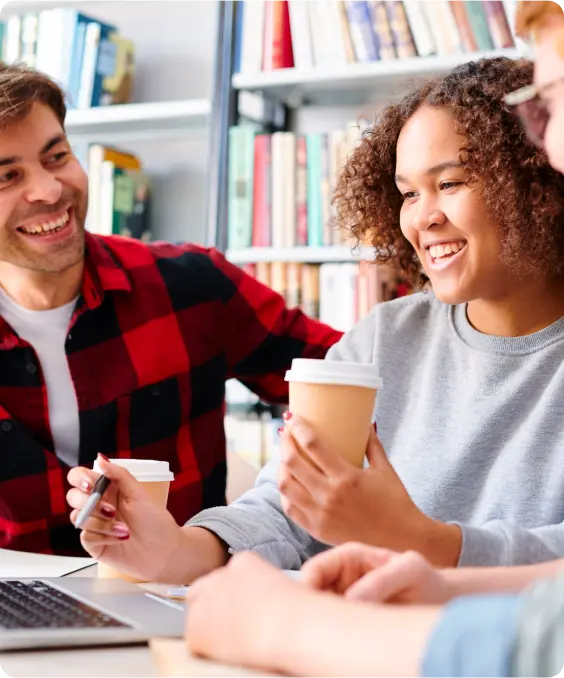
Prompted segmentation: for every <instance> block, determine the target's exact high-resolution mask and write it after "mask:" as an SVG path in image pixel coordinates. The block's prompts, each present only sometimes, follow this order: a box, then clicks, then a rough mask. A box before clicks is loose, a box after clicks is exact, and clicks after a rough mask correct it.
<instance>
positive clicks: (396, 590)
mask: <svg viewBox="0 0 564 678" xmlns="http://www.w3.org/2000/svg"><path fill="white" fill-rule="evenodd" d="M421 576H422V574H421V568H419V567H417V566H414V559H413V554H412V553H410V552H407V553H402V554H400V555H398V556H396V557H395V558H391V559H390V560H389V561H388V562H387V563H385V564H384V565H382V567H380V568H378V569H377V570H372V571H371V572H369V573H367V574H366V575H365V576H364V577H362V578H361V579H359V580H358V581H357V582H356V583H355V584H353V585H352V586H351V587H350V588H349V589H348V590H347V592H346V594H345V597H346V598H348V599H349V600H364V601H370V602H374V603H385V602H393V601H394V600H397V599H398V598H399V597H401V596H402V594H404V593H405V592H406V590H407V589H409V588H412V587H413V586H414V585H416V584H417V583H420V580H421Z"/></svg>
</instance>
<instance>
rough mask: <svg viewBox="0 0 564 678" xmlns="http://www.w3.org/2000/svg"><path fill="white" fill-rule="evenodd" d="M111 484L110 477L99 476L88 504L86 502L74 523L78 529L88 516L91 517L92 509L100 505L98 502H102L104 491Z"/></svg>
mask: <svg viewBox="0 0 564 678" xmlns="http://www.w3.org/2000/svg"><path fill="white" fill-rule="evenodd" d="M109 484H110V479H109V478H106V476H100V477H99V478H98V480H97V481H96V484H95V485H94V489H93V490H92V494H91V495H90V496H89V497H88V501H87V502H86V504H84V506H83V507H82V509H81V510H80V513H79V514H78V517H77V519H76V522H75V524H74V526H75V527H76V529H77V530H80V529H81V528H82V526H83V525H84V523H85V522H86V521H87V520H88V518H90V516H91V514H92V511H94V509H95V508H96V506H98V503H99V502H100V499H101V498H102V495H103V494H104V492H105V491H106V490H107V489H108V486H109Z"/></svg>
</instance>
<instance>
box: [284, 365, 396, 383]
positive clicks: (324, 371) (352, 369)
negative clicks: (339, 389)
mask: <svg viewBox="0 0 564 678" xmlns="http://www.w3.org/2000/svg"><path fill="white" fill-rule="evenodd" d="M285 379H286V381H293V382H300V383H305V384H336V385H339V386H363V387H365V388H373V389H376V390H378V389H381V388H382V386H383V383H384V382H383V380H382V379H381V378H380V377H379V376H378V368H377V366H376V365H373V364H372V363H349V362H340V361H334V360H312V359H308V358H294V360H293V361H292V368H291V369H290V370H288V371H287V372H286V377H285Z"/></svg>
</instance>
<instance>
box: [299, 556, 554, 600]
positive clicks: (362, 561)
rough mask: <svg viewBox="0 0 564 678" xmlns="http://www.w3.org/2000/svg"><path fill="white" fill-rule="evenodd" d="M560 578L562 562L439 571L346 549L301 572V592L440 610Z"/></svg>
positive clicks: (411, 560)
mask: <svg viewBox="0 0 564 678" xmlns="http://www.w3.org/2000/svg"><path fill="white" fill-rule="evenodd" d="M559 572H564V560H563V559H560V560H552V561H549V562H546V563H539V564H537V565H523V566H520V567H468V568H466V567H463V568H446V569H439V568H435V567H433V565H431V563H429V561H428V560H426V559H425V558H424V557H423V556H422V555H421V554H420V553H416V552H415V551H405V552H403V553H398V552H396V551H392V550H389V549H383V548H378V547H373V546H366V545H365V544H358V543H349V544H344V545H343V546H339V547H337V548H334V549H331V550H330V551H326V552H325V553H322V554H320V555H317V556H314V557H313V558H312V559H310V560H309V561H308V562H307V563H305V565H304V566H303V567H302V581H303V583H304V585H305V586H308V587H310V588H313V589H317V590H321V591H332V592H334V593H338V594H342V595H344V596H345V597H346V598H348V599H350V600H363V601H370V602H373V603H386V602H389V603H418V604H442V603H445V602H447V601H449V600H451V599H453V598H456V597H458V596H464V595H468V594H473V593H494V592H519V591H521V590H522V589H524V588H525V587H526V586H528V585H529V584H530V583H531V582H533V581H535V580H538V579H541V578H543V577H548V576H550V575H553V574H555V573H559Z"/></svg>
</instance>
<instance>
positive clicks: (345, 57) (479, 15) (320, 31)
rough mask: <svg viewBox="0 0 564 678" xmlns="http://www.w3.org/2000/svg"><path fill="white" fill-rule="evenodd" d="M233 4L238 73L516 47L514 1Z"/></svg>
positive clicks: (315, 0) (338, 0)
mask: <svg viewBox="0 0 564 678" xmlns="http://www.w3.org/2000/svg"><path fill="white" fill-rule="evenodd" d="M237 6H238V14H237V20H236V41H235V71H236V72H240V73H256V72H259V71H269V70H275V69H279V68H299V69H308V68H313V67H317V66H319V67H333V66H339V65H343V64H347V63H354V62H366V61H378V60H381V61H387V60H392V59H406V58H410V57H416V56H422V57H423V56H430V55H438V56H443V55H450V54H456V53H461V52H476V51H481V50H493V49H501V48H510V47H514V46H515V36H514V34H513V32H512V26H513V19H514V12H515V1H514V0H505V1H502V0H484V1H483V2H482V1H479V0H466V1H464V0H451V1H449V0H405V1H404V2H401V1H400V0H383V1H376V0H368V1H359V0H265V1H262V0H258V1H257V0H247V1H246V2H238V3H237ZM257 36H259V39H257Z"/></svg>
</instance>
